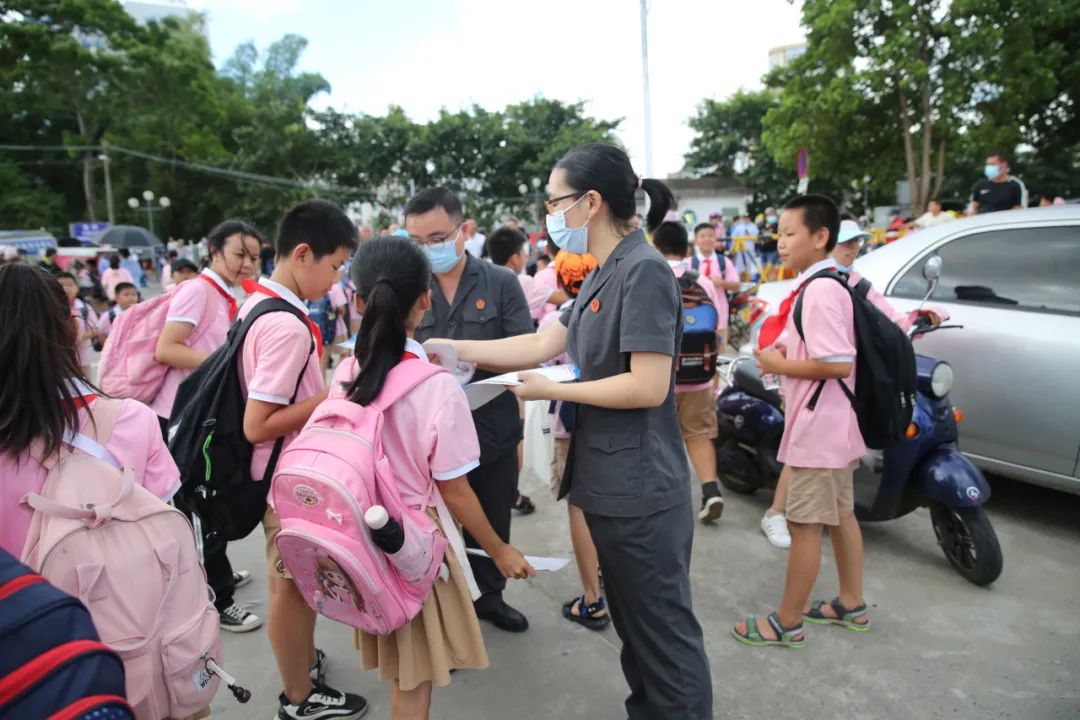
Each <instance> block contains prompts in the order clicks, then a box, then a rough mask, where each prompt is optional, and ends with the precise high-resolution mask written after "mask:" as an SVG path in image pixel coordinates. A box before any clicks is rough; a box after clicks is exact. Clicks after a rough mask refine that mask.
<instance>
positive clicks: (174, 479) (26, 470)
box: [0, 263, 180, 557]
mask: <svg viewBox="0 0 1080 720" xmlns="http://www.w3.org/2000/svg"><path fill="white" fill-rule="evenodd" d="M69 307H70V306H69V301H68V299H67V296H66V295H65V294H64V291H63V290H62V289H61V287H60V284H59V283H58V282H57V281H56V280H55V279H54V278H52V277H51V276H49V274H48V273H46V272H45V271H44V270H41V269H40V268H36V267H30V266H29V265H24V264H22V263H9V264H4V265H3V266H0V313H3V316H4V317H6V318H18V321H16V322H5V323H3V324H2V325H0V364H2V365H3V367H4V372H3V373H2V374H0V547H2V548H3V549H4V550H7V551H8V552H9V553H11V554H12V555H15V556H16V557H19V556H21V555H22V551H23V545H24V543H25V542H26V535H27V533H28V532H29V529H30V519H31V517H32V516H33V511H32V510H31V509H30V507H29V506H28V505H23V504H20V501H21V500H22V498H23V496H25V495H26V494H27V493H31V492H39V491H40V490H41V488H42V486H43V485H44V483H45V477H46V475H47V474H48V473H47V471H46V470H45V468H44V467H43V466H42V464H41V462H40V460H41V456H39V455H37V454H35V453H34V451H33V450H34V446H35V444H36V443H40V444H41V449H42V450H43V451H44V455H45V456H46V457H47V456H52V455H55V454H57V453H60V452H68V451H71V452H80V451H77V450H74V449H72V448H69V447H68V446H67V445H66V444H65V443H64V442H63V438H64V437H65V436H66V435H68V434H69V433H75V432H79V431H80V430H81V431H83V432H87V433H92V426H90V425H89V423H87V420H89V419H90V418H91V417H92V416H93V414H94V412H95V408H97V407H100V406H99V405H98V403H104V402H108V403H118V404H119V405H118V408H117V419H116V424H115V425H114V427H113V431H112V434H111V436H110V437H109V439H108V442H106V443H105V449H106V450H107V451H108V452H109V454H110V455H112V457H113V458H115V459H116V461H117V463H118V464H119V465H122V466H124V467H130V468H133V469H134V470H135V479H136V481H137V482H139V483H140V484H142V485H143V486H144V487H146V489H147V490H149V491H150V492H152V493H154V494H155V495H157V496H158V497H160V498H161V499H162V500H169V499H170V498H171V497H172V495H173V493H175V492H176V490H177V488H178V487H179V485H180V472H179V471H178V470H177V469H176V465H175V463H173V460H172V457H171V456H170V455H169V451H168V449H166V447H165V443H164V442H163V441H162V439H161V434H160V433H159V432H158V429H157V425H156V424H155V423H154V422H153V419H154V416H153V413H152V412H151V411H150V409H149V408H147V407H146V406H145V405H143V404H142V403H139V402H138V401H135V400H112V399H108V398H99V395H100V393H99V392H98V391H97V390H96V389H95V388H94V387H93V386H91V385H90V383H89V382H88V381H87V379H86V375H85V374H84V373H83V372H82V369H81V368H80V366H79V356H78V352H77V350H76V347H75V328H74V323H73V322H72V318H71V313H70V310H69Z"/></svg>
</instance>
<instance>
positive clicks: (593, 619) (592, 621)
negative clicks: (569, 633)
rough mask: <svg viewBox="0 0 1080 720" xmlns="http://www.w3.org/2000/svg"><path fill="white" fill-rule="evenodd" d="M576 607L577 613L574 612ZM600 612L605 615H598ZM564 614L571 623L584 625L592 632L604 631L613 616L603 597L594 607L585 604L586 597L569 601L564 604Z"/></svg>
mask: <svg viewBox="0 0 1080 720" xmlns="http://www.w3.org/2000/svg"><path fill="white" fill-rule="evenodd" d="M575 605H576V606H577V613H575V612H574V606H575ZM598 612H602V613H604V614H603V615H597V614H596V613H598ZM562 614H563V617H564V618H566V619H567V620H569V621H570V622H576V623H577V624H578V625H584V626H585V627H587V628H589V629H590V630H603V629H604V628H606V627H607V626H608V625H610V624H611V615H609V614H608V613H607V605H606V604H605V603H604V596H603V595H601V596H600V598H599V599H598V600H597V601H596V602H594V603H593V604H592V605H586V604H585V596H584V595H582V596H581V597H576V598H574V599H573V600H567V601H566V602H564V603H563V606H562Z"/></svg>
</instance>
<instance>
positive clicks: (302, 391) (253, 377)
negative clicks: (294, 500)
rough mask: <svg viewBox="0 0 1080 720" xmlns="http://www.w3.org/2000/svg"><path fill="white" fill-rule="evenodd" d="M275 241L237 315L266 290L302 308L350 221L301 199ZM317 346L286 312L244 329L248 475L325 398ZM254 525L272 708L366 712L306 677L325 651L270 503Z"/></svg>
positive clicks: (352, 698)
mask: <svg viewBox="0 0 1080 720" xmlns="http://www.w3.org/2000/svg"><path fill="white" fill-rule="evenodd" d="M275 244H276V250H277V257H276V263H275V266H274V273H273V274H272V275H271V276H270V277H269V278H262V279H261V280H259V282H258V283H255V282H251V281H245V283H244V289H245V290H247V291H248V294H249V296H248V299H247V300H246V301H245V302H244V304H243V306H242V307H241V308H240V311H239V313H238V314H237V320H238V321H242V320H243V319H244V317H246V316H247V314H248V313H250V312H251V311H252V310H253V309H254V308H255V306H256V305H258V304H259V303H260V302H263V301H264V300H266V299H267V298H270V297H274V298H281V299H283V300H285V301H286V302H288V303H289V304H291V305H292V306H293V307H295V308H296V309H297V310H298V311H299V312H300V314H301V315H302V316H303V317H305V318H307V306H306V304H305V300H318V299H319V298H321V297H322V296H323V295H324V294H326V293H327V291H329V289H330V286H331V285H332V284H333V283H334V280H335V279H336V278H337V274H338V270H339V269H340V268H341V266H342V265H344V264H345V261H346V260H348V259H349V256H350V255H351V254H352V251H353V250H355V249H356V246H357V236H356V227H355V226H354V225H353V223H352V221H351V220H349V218H348V216H346V215H345V213H343V212H342V211H341V210H340V209H339V208H337V207H336V206H335V205H333V204H331V203H329V202H327V201H325V200H308V201H306V202H303V203H300V204H299V205H297V206H296V207H294V208H293V209H292V210H290V211H289V212H287V213H285V215H284V217H282V219H281V222H280V223H279V225H278V231H277V239H276V242H275ZM313 346H314V347H313ZM322 347H323V346H322V338H321V337H319V330H318V326H316V325H315V324H314V323H312V322H311V320H310V319H307V322H304V321H301V320H300V319H299V318H298V317H296V316H295V315H293V314H292V313H289V312H274V313H269V314H267V315H263V316H262V317H260V318H259V319H258V320H256V321H255V323H254V324H253V325H252V326H251V329H250V330H249V331H248V334H247V336H246V337H245V338H244V345H243V348H242V349H241V351H240V355H241V359H240V377H241V382H242V383H243V386H244V388H245V394H246V397H247V404H246V406H245V411H244V435H245V436H246V437H247V439H248V441H249V442H251V443H252V444H253V445H254V452H253V453H252V459H251V477H252V478H262V477H263V476H264V474H265V472H266V469H267V465H268V464H269V462H270V456H271V454H272V452H273V447H274V443H275V441H276V440H277V439H278V438H280V437H284V438H285V444H286V446H287V445H288V443H289V442H290V441H291V440H292V439H293V438H295V437H296V434H297V433H298V432H299V431H300V429H301V428H302V427H303V426H304V424H305V423H306V422H307V420H308V418H309V417H310V416H311V413H312V411H314V410H315V407H316V406H317V405H318V404H319V403H320V402H322V401H323V400H324V399H325V398H326V393H327V390H326V387H325V384H324V379H323V373H322V370H321V368H320V364H319V354H320V352H321V351H322ZM263 529H264V531H265V534H266V554H267V565H268V571H269V575H270V605H269V610H268V620H267V627H268V631H269V635H270V644H271V646H272V647H273V650H274V656H275V657H276V659H277V664H278V670H279V672H280V673H281V679H282V684H283V685H284V690H283V692H282V693H281V695H280V697H279V708H278V714H277V717H278V718H279V719H280V720H299V719H300V718H306V719H309V720H310V719H313V718H315V719H318V720H324V719H325V720H329V719H330V718H333V719H334V720H355V718H359V717H360V716H361V715H363V714H364V713H365V712H367V701H366V700H364V698H362V697H360V696H358V695H353V694H347V693H342V692H339V691H337V690H334V689H332V688H330V687H327V686H326V685H322V684H318V685H316V684H314V683H313V682H312V677H311V675H312V674H313V673H314V674H317V675H319V676H321V675H322V674H323V672H324V668H323V667H321V666H322V664H323V662H324V659H325V656H323V655H322V654H321V653H319V652H318V651H317V650H316V649H315V612H314V611H313V610H312V609H311V608H310V607H309V606H308V604H307V602H305V600H304V598H303V596H302V595H301V594H300V591H299V590H297V588H296V585H295V583H293V581H292V579H291V577H290V576H289V574H288V571H287V569H286V568H285V565H284V563H283V562H282V561H281V556H280V555H279V554H278V551H277V547H276V545H275V543H274V540H275V538H276V537H277V534H278V532H279V531H280V530H281V525H280V522H279V521H278V518H277V514H276V513H275V512H274V510H273V508H267V510H266V516H265V517H264V519H263Z"/></svg>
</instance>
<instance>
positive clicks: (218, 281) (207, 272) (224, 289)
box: [202, 268, 232, 295]
mask: <svg viewBox="0 0 1080 720" xmlns="http://www.w3.org/2000/svg"><path fill="white" fill-rule="evenodd" d="M202 274H203V275H205V276H206V277H208V278H210V279H211V280H213V281H214V284H215V285H217V286H218V287H219V288H221V291H222V292H223V293H225V294H226V295H232V288H230V287H229V286H228V285H226V284H225V281H224V280H223V279H222V278H221V276H220V275H218V274H217V273H216V272H214V271H213V270H211V269H210V268H203V271H202Z"/></svg>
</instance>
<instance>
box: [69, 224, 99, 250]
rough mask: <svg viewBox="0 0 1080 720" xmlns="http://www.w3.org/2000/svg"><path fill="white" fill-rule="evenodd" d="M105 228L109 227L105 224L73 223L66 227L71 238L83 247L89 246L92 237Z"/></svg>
mask: <svg viewBox="0 0 1080 720" xmlns="http://www.w3.org/2000/svg"><path fill="white" fill-rule="evenodd" d="M107 227H109V223H107V222H73V223H71V224H69V225H68V229H69V230H71V237H73V238H75V239H76V240H78V241H79V242H81V243H82V244H83V245H89V244H90V242H91V241H93V239H94V236H95V235H97V234H98V233H99V232H101V231H102V230H104V229H106V228H107Z"/></svg>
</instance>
